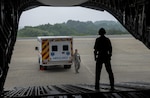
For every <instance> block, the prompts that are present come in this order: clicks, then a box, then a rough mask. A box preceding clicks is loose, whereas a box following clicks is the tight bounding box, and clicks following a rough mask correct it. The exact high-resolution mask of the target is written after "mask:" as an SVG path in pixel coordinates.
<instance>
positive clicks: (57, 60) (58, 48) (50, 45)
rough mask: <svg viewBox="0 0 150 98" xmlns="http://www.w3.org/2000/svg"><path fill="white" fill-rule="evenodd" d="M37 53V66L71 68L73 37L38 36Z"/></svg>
mask: <svg viewBox="0 0 150 98" xmlns="http://www.w3.org/2000/svg"><path fill="white" fill-rule="evenodd" d="M37 40H38V44H39V45H38V47H36V50H38V51H39V56H38V57H39V65H40V69H41V68H44V69H45V68H47V66H53V65H63V66H64V68H71V65H72V63H73V37H71V36H39V37H37Z"/></svg>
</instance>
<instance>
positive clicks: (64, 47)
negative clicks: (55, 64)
mask: <svg viewBox="0 0 150 98" xmlns="http://www.w3.org/2000/svg"><path fill="white" fill-rule="evenodd" d="M70 44H71V43H70V41H52V42H51V43H50V50H51V51H50V57H51V58H50V59H51V61H67V60H70V58H71V45H70Z"/></svg>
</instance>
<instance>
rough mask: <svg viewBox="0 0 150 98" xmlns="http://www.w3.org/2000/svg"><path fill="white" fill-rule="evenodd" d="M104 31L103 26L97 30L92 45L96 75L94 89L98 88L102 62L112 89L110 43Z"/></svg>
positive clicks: (112, 76)
mask: <svg viewBox="0 0 150 98" xmlns="http://www.w3.org/2000/svg"><path fill="white" fill-rule="evenodd" d="M105 34H106V31H105V29H104V28H101V29H100V30H99V35H100V37H98V38H97V39H96V41H95V45H94V58H95V61H96V76H95V89H96V90H99V82H100V74H101V70H102V65H103V63H104V64H105V67H106V71H107V72H108V74H109V80H110V86H111V90H114V75H113V72H112V68H111V62H110V60H111V56H112V45H111V41H110V39H109V38H107V37H105V36H104V35H105Z"/></svg>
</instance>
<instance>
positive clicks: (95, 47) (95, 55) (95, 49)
mask: <svg viewBox="0 0 150 98" xmlns="http://www.w3.org/2000/svg"><path fill="white" fill-rule="evenodd" d="M97 45H98V43H97V39H96V41H95V45H94V59H95V61H96V60H97Z"/></svg>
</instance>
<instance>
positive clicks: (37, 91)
mask: <svg viewBox="0 0 150 98" xmlns="http://www.w3.org/2000/svg"><path fill="white" fill-rule="evenodd" d="M2 97H4V98H99V97H100V98H150V85H149V84H147V83H136V82H134V83H133V82H130V83H118V84H115V90H110V86H109V85H108V84H101V85H100V90H99V91H96V90H95V89H94V85H88V84H78V85H69V84H66V85H51V86H50V85H47V86H32V87H27V88H18V89H14V90H10V91H5V93H4V95H3V96H2Z"/></svg>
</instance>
